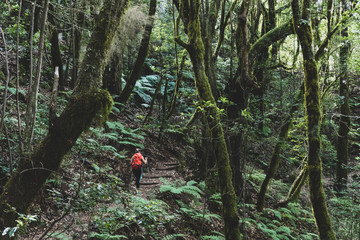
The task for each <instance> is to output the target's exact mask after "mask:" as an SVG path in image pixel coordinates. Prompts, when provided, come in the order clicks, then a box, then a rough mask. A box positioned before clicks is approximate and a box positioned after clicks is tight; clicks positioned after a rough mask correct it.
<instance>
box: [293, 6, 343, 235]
mask: <svg viewBox="0 0 360 240" xmlns="http://www.w3.org/2000/svg"><path fill="white" fill-rule="evenodd" d="M310 4H311V1H310V0H304V1H303V4H302V13H301V15H300V6H299V2H298V0H293V1H292V11H293V20H294V27H295V31H296V33H297V35H298V38H299V40H300V44H301V47H302V53H303V61H304V63H303V68H304V72H305V80H304V84H305V112H306V126H307V140H308V145H309V146H308V147H309V150H308V156H307V158H308V166H307V168H308V173H309V178H308V179H309V191H310V200H311V205H312V210H313V214H314V218H315V223H316V226H317V229H318V231H319V234H320V239H322V240H333V239H336V236H335V233H334V231H333V228H332V224H331V220H330V216H329V212H328V209H327V205H326V197H325V193H324V188H323V185H322V164H321V159H320V150H321V145H320V127H321V126H320V125H321V107H320V87H319V74H318V68H317V62H316V60H315V56H314V51H313V47H312V44H313V36H312V29H311V24H310V23H309V21H310V9H311V6H310ZM307 23H308V24H307Z"/></svg>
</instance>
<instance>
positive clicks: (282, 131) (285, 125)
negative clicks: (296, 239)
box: [256, 85, 304, 211]
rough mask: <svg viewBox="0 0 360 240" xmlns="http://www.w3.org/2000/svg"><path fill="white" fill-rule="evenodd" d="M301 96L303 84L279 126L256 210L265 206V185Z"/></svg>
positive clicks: (271, 174) (286, 136)
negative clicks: (277, 136)
mask: <svg viewBox="0 0 360 240" xmlns="http://www.w3.org/2000/svg"><path fill="white" fill-rule="evenodd" d="M303 96H304V86H303V85H302V86H301V90H300V91H299V94H298V95H297V97H296V99H295V103H294V105H293V106H292V108H291V109H290V113H289V115H288V116H287V117H286V118H285V120H284V122H283V123H282V125H281V127H280V133H279V138H278V141H277V143H276V144H275V148H274V150H273V153H272V156H271V161H270V164H269V166H268V169H267V172H266V177H265V179H264V181H263V182H262V184H261V188H260V192H259V195H258V199H257V204H256V209H257V210H258V211H262V210H263V208H264V206H265V194H266V191H267V187H268V185H269V182H270V180H271V179H272V178H274V176H275V174H276V171H277V169H278V168H279V165H280V153H281V148H282V145H283V144H284V143H285V141H286V140H287V138H288V132H289V130H290V129H291V126H292V121H293V115H294V113H295V112H296V111H297V110H298V109H299V106H301V103H302V102H303V101H302V100H303Z"/></svg>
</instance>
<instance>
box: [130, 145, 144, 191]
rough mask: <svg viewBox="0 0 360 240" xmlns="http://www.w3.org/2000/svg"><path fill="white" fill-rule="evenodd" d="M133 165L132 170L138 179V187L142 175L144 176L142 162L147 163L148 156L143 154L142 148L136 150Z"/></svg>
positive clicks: (137, 186) (132, 159)
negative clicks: (145, 156)
mask: <svg viewBox="0 0 360 240" xmlns="http://www.w3.org/2000/svg"><path fill="white" fill-rule="evenodd" d="M130 162H131V167H132V172H133V174H134V176H135V179H136V188H137V189H138V188H139V187H140V182H141V177H142V166H141V165H142V163H144V164H147V158H144V156H143V155H142V154H141V152H140V149H139V148H137V149H136V150H135V154H134V155H133V156H132V158H131V161H130Z"/></svg>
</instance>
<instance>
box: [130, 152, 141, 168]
mask: <svg viewBox="0 0 360 240" xmlns="http://www.w3.org/2000/svg"><path fill="white" fill-rule="evenodd" d="M141 159H142V155H141V153H135V154H134V161H133V162H132V168H133V169H134V170H136V169H138V168H140V167H141Z"/></svg>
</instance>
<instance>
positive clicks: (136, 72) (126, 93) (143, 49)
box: [118, 0, 156, 103]
mask: <svg viewBox="0 0 360 240" xmlns="http://www.w3.org/2000/svg"><path fill="white" fill-rule="evenodd" d="M155 12H156V0H151V1H150V7H149V22H148V23H147V24H146V26H145V31H144V34H143V36H142V39H141V43H140V48H139V54H138V56H137V58H136V61H135V65H134V67H133V70H132V72H131V75H130V77H129V79H128V80H127V81H126V85H125V87H124V90H123V91H122V92H121V94H120V96H119V100H118V101H119V102H120V103H126V101H127V100H128V98H129V97H130V95H131V92H132V91H133V89H134V86H135V83H136V81H137V80H138V79H139V78H140V76H141V71H142V68H143V65H144V62H145V58H146V56H147V54H148V48H149V43H150V36H151V32H152V28H153V23H154V16H155Z"/></svg>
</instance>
